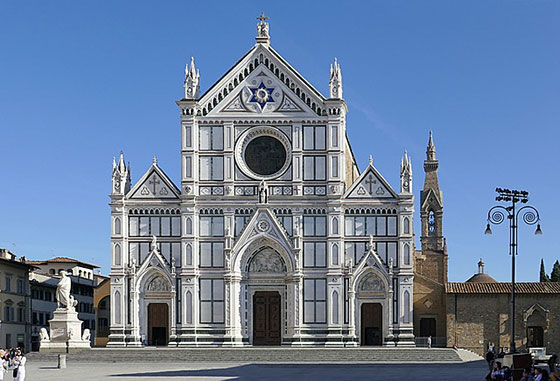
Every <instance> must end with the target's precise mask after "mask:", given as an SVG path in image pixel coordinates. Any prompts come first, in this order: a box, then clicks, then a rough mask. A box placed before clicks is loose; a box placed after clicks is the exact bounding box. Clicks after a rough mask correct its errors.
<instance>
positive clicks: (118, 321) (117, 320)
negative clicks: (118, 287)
mask: <svg viewBox="0 0 560 381" xmlns="http://www.w3.org/2000/svg"><path fill="white" fill-rule="evenodd" d="M113 299H114V300H115V308H114V311H115V324H121V293H120V292H119V291H115V297H114V298H113Z"/></svg>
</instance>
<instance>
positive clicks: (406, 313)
mask: <svg viewBox="0 0 560 381" xmlns="http://www.w3.org/2000/svg"><path fill="white" fill-rule="evenodd" d="M403 323H405V324H407V323H410V292H408V290H406V291H405V292H404V293H403Z"/></svg>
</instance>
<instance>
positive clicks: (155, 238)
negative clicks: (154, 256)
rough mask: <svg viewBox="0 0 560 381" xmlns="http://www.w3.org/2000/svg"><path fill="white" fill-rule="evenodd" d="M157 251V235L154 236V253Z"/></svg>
mask: <svg viewBox="0 0 560 381" xmlns="http://www.w3.org/2000/svg"><path fill="white" fill-rule="evenodd" d="M156 250H157V237H156V236H155V235H153V236H152V251H156Z"/></svg>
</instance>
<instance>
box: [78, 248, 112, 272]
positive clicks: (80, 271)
mask: <svg viewBox="0 0 560 381" xmlns="http://www.w3.org/2000/svg"><path fill="white" fill-rule="evenodd" d="M115 265H116V266H120V265H121V245H119V244H118V243H117V244H116V245H115ZM80 272H81V271H80Z"/></svg>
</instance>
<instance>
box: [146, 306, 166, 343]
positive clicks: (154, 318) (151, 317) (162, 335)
mask: <svg viewBox="0 0 560 381" xmlns="http://www.w3.org/2000/svg"><path fill="white" fill-rule="evenodd" d="M168 337H169V308H168V306H167V303H150V304H149V305H148V345H155V346H162V345H167V343H168Z"/></svg>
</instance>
